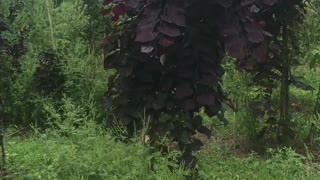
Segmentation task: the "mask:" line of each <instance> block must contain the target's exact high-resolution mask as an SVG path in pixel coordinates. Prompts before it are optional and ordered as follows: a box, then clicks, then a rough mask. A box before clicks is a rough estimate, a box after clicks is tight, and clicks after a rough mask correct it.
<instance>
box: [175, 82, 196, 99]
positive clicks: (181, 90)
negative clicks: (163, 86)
mask: <svg viewBox="0 0 320 180" xmlns="http://www.w3.org/2000/svg"><path fill="white" fill-rule="evenodd" d="M192 94H193V88H192V87H191V85H189V84H187V83H184V84H180V85H178V86H177V87H176V92H175V97H176V98H179V99H180V98H184V97H188V96H191V95H192Z"/></svg>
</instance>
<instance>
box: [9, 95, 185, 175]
mask: <svg viewBox="0 0 320 180" xmlns="http://www.w3.org/2000/svg"><path fill="white" fill-rule="evenodd" d="M63 102H64V104H63V105H62V106H61V108H62V112H63V113H62V115H61V113H59V112H56V110H55V109H54V108H53V107H52V106H51V105H50V104H46V105H44V106H45V108H44V109H46V110H47V114H48V116H47V118H48V120H49V121H53V122H55V125H54V128H50V129H47V131H46V133H40V132H38V131H37V129H35V132H34V133H33V135H31V136H30V137H29V138H28V139H21V138H19V137H12V138H10V141H9V142H8V143H7V144H6V146H7V147H8V149H7V151H8V155H7V156H8V165H9V167H10V168H9V169H8V171H9V172H10V173H9V177H10V178H14V179H183V176H184V175H186V174H187V173H188V172H186V171H184V170H183V168H182V167H179V166H177V165H174V164H172V165H173V166H172V167H173V169H172V171H170V170H169V169H168V165H171V162H170V161H169V159H175V157H176V156H177V155H178V154H177V153H176V154H175V153H172V154H170V155H168V156H165V157H163V156H162V155H161V154H160V153H154V154H150V149H149V147H147V146H146V145H144V144H142V142H139V143H135V144H122V143H116V142H115V141H114V140H113V139H112V138H111V136H110V135H109V134H108V133H107V132H106V131H105V130H103V129H102V127H101V126H99V125H97V124H96V122H95V119H96V118H97V114H95V113H94V109H95V104H91V105H90V108H92V110H91V111H90V112H88V113H87V112H86V111H85V109H84V108H83V107H81V106H78V105H77V104H76V103H74V102H73V101H71V100H70V99H63ZM62 118H63V119H65V121H61V119H62ZM56 122H58V123H56ZM151 161H154V162H156V165H155V166H153V167H152V168H153V170H151ZM9 177H8V178H9Z"/></svg>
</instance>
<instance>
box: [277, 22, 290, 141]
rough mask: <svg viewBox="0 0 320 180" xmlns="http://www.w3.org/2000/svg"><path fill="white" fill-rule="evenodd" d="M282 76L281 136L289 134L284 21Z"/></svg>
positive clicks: (286, 26) (288, 65)
mask: <svg viewBox="0 0 320 180" xmlns="http://www.w3.org/2000/svg"><path fill="white" fill-rule="evenodd" d="M282 38H283V44H282V60H283V64H282V66H283V67H282V78H281V90H280V126H281V127H282V136H284V137H285V138H288V136H289V134H288V133H289V121H290V120H289V83H290V82H289V72H290V64H291V62H290V57H289V52H288V24H287V22H284V24H283V29H282Z"/></svg>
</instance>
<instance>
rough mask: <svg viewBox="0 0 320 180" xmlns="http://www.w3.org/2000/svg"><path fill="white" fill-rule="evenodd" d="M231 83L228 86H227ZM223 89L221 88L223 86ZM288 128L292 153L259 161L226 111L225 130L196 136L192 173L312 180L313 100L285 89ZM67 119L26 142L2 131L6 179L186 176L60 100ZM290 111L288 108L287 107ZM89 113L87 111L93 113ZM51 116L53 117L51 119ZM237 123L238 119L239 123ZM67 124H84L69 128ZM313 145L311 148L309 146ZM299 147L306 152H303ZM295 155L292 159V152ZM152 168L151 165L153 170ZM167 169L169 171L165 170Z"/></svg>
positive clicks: (315, 172) (313, 75) (318, 168)
mask: <svg viewBox="0 0 320 180" xmlns="http://www.w3.org/2000/svg"><path fill="white" fill-rule="evenodd" d="M306 72H307V71H305V70H303V71H298V73H300V74H301V75H303V76H304V77H305V79H306V80H305V81H306V82H307V83H309V84H311V85H313V86H314V87H315V88H317V86H318V85H317V84H316V83H317V82H318V80H317V78H318V77H319V76H318V75H319V72H309V73H306ZM230 81H231V80H230ZM226 82H228V81H226ZM291 97H292V99H291V104H292V108H295V109H294V111H293V121H294V122H295V124H296V125H297V127H296V130H295V131H296V134H297V137H296V143H297V144H300V145H301V146H300V147H299V146H297V149H295V150H293V149H291V148H280V149H268V150H267V151H266V152H265V153H264V154H263V155H261V154H257V153H255V152H253V151H252V150H253V149H254V148H253V147H254V146H255V144H253V142H252V141H250V138H249V136H250V133H244V132H246V131H248V129H246V128H245V129H243V126H245V125H246V122H247V121H248V120H246V119H245V118H246V116H245V115H244V114H243V113H244V112H238V113H233V112H227V113H226V118H227V119H228V120H230V124H229V125H228V126H226V127H225V126H223V124H222V123H220V122H219V121H217V120H215V119H211V118H208V117H206V118H205V123H206V124H207V125H208V126H209V127H210V128H212V130H213V132H214V137H213V138H212V139H206V138H203V137H200V138H201V139H202V140H203V141H204V142H205V143H206V145H205V146H204V147H203V149H202V150H201V151H199V152H198V153H197V154H196V156H197V157H198V165H197V169H198V174H199V176H200V177H201V178H203V179H259V180H260V179H266V180H268V179H290V180H291V179H310V180H313V179H315V180H316V179H319V175H320V164H319V163H318V162H319V161H318V159H319V158H318V157H319V151H317V150H315V149H316V147H318V145H305V144H304V139H305V137H306V136H307V135H308V132H309V131H308V128H309V127H310V123H311V122H319V120H318V119H317V118H312V117H313V116H312V115H311V112H312V110H313V107H314V103H315V99H316V93H315V92H305V91H301V90H299V89H296V88H292V89H291ZM66 101H67V103H66V104H69V105H66V106H67V107H68V108H67V111H66V112H68V114H67V116H66V117H68V118H67V119H69V121H70V122H68V121H66V122H63V123H61V124H59V130H58V129H51V130H48V131H47V132H45V133H40V132H39V131H37V129H35V130H34V131H33V132H32V133H30V134H29V135H23V136H18V135H17V134H19V131H18V133H17V132H16V131H17V130H16V129H11V130H8V131H7V133H6V137H5V140H6V142H5V147H6V154H7V179H18V180H19V179H30V180H31V179H32V180H33V179H50V180H51V179H66V180H69V179H70V180H73V179H92V180H99V179H103V180H104V179H108V180H109V179H141V180H144V179H168V180H174V179H185V178H184V177H185V176H186V175H188V174H190V170H189V171H187V170H184V168H183V167H182V166H177V165H175V164H174V163H172V161H169V159H174V158H175V157H177V155H178V152H172V153H170V154H169V155H168V156H165V157H164V156H161V155H160V153H150V152H151V151H150V150H151V148H150V147H149V146H148V145H146V144H143V143H142V141H140V139H141V138H139V137H137V138H136V141H135V142H136V143H131V144H123V143H119V142H116V141H115V140H114V139H113V138H112V137H111V136H110V134H109V131H108V130H107V131H106V130H103V128H101V127H99V125H97V124H96V123H94V119H95V118H96V117H95V115H91V116H88V114H86V113H84V112H83V111H82V110H81V108H80V106H79V105H75V106H72V102H71V101H70V102H69V101H68V100H66ZM294 105H295V106H294ZM92 108H93V107H92ZM52 116H54V113H53V114H52ZM241 118H242V119H241ZM74 122H86V123H84V125H83V126H81V127H79V128H77V129H76V128H74V126H73V125H72V124H73V123H74ZM314 142H315V143H316V142H317V141H314ZM304 145H305V146H304ZM297 152H299V154H298V153H297ZM152 162H154V164H155V166H152V165H151V164H152ZM170 165H171V166H173V168H172V170H170V169H169V168H168V166H170Z"/></svg>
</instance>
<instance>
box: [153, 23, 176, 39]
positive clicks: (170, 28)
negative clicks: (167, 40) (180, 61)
mask: <svg viewBox="0 0 320 180" xmlns="http://www.w3.org/2000/svg"><path fill="white" fill-rule="evenodd" d="M158 31H159V32H161V33H163V34H165V35H167V36H169V37H178V36H180V35H181V32H180V29H179V27H178V26H176V25H173V24H168V23H165V22H163V23H161V25H160V26H159V27H158Z"/></svg>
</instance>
